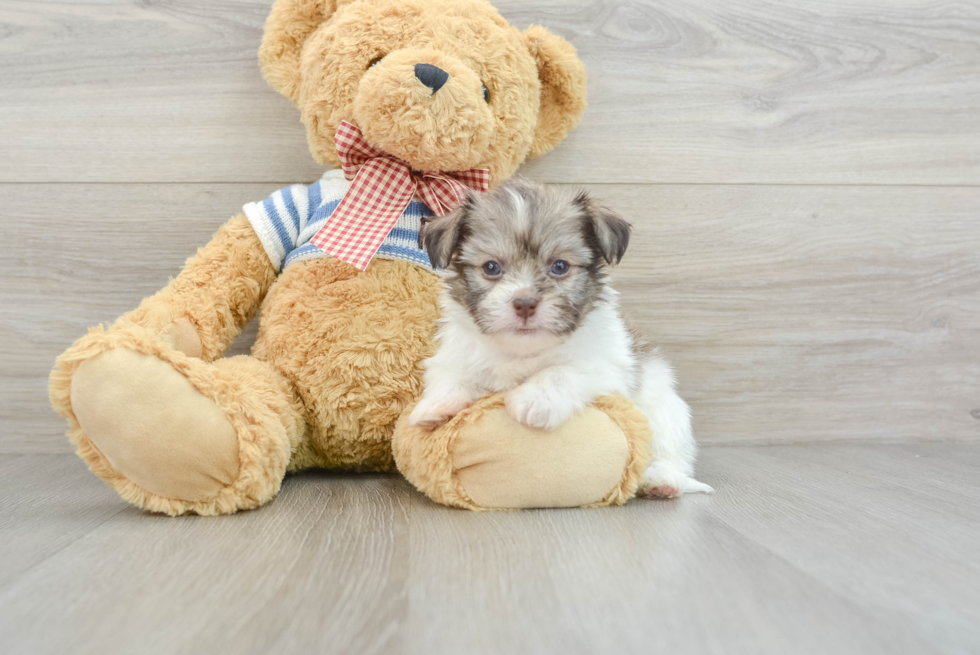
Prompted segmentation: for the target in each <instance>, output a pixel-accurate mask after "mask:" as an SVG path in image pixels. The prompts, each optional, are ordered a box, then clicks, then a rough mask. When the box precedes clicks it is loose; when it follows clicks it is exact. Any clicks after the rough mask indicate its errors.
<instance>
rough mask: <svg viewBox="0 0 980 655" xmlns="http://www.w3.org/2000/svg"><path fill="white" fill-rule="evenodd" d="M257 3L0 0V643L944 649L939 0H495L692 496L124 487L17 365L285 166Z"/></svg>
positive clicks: (301, 482)
mask: <svg viewBox="0 0 980 655" xmlns="http://www.w3.org/2000/svg"><path fill="white" fill-rule="evenodd" d="M270 4H271V0H223V1H222V2H194V1H191V0H157V1H155V2H132V1H130V0H99V1H98V2H95V1H94V0H92V1H77V2H70V3H66V2H55V1H50V2H48V1H41V0H0V71H2V72H0V245H2V246H3V257H0V653H3V654H6V653H14V654H17V655H20V654H21V653H25V654H34V653H59V654H60V653H85V652H92V653H100V654H107V653H133V652H140V653H157V652H160V653H188V652H207V653H215V654H218V653H226V652H227V653H252V652H255V653H292V652H297V653H324V652H336V653H374V652H377V653H425V654H426V655H439V654H442V653H447V654H451V655H457V654H467V655H468V654H469V653H481V652H500V653H551V652H555V653H559V652H560V653H616V654H617V655H618V654H620V653H624V654H625V653H630V654H634V653H641V652H642V653H672V654H673V653H720V654H723V655H738V654H740V653H752V654H755V653H781V654H782V653H793V654H797V653H830V654H833V655H840V654H843V655H847V654H850V653H855V654H862V655H863V654H865V653H916V654H917V655H920V654H928V653H950V654H961V653H963V654H965V653H971V654H972V653H978V652H980V571H978V568H980V557H978V555H977V546H976V544H977V543H980V528H978V525H980V490H978V489H980V487H978V484H980V483H978V481H980V4H978V3H977V2H976V0H965V1H962V2H948V1H947V0H915V1H909V2H895V1H894V0H860V2H843V1H841V0H787V1H785V2H778V3H774V2H770V1H769V0H740V1H739V2H717V1H714V2H713V1H711V0H496V2H495V4H496V5H497V6H498V7H499V8H500V10H501V13H502V14H503V15H504V17H505V18H507V19H508V20H510V21H511V22H512V23H513V24H515V25H516V26H518V27H520V28H522V29H523V28H524V27H526V26H527V25H529V24H533V23H537V24H542V25H546V26H548V27H549V28H551V29H552V30H553V31H555V32H556V33H558V34H560V35H562V36H564V37H565V38H567V39H568V40H569V41H571V42H572V43H573V44H574V45H575V46H576V48H578V51H579V53H580V55H581V57H582V59H583V61H584V62H585V65H586V68H587V70H588V72H589V110H588V112H587V113H586V115H585V117H584V119H583V122H582V125H581V126H580V127H579V128H578V129H577V130H576V131H575V132H574V133H573V134H572V135H571V136H570V137H569V139H568V140H567V141H566V142H564V143H563V144H561V145H560V146H559V147H558V148H557V149H556V150H555V151H554V152H553V153H551V154H549V155H548V156H546V157H544V158H541V159H540V160H537V161H533V162H530V163H529V164H528V165H526V166H525V167H524V173H525V174H527V175H529V176H530V177H532V178H534V179H536V180H539V181H543V182H551V183H559V184H579V185H585V186H587V187H589V188H591V189H592V191H593V193H594V195H596V196H598V197H600V198H602V199H603V200H604V201H605V202H606V203H607V204H609V205H611V206H612V207H614V208H616V209H617V210H618V211H620V212H621V213H622V214H624V215H625V216H626V217H627V218H629V219H630V220H631V221H632V222H633V223H634V225H635V230H636V236H635V238H634V239H633V242H632V244H631V248H630V251H629V252H628V253H627V255H626V260H625V262H624V264H623V266H622V268H620V269H619V270H618V272H617V287H618V288H619V290H620V291H621V292H622V296H623V300H624V304H625V306H626V307H627V309H628V310H629V311H630V312H631V313H632V314H633V315H634V318H635V319H636V321H637V323H639V324H640V325H641V326H642V327H643V328H644V329H645V330H646V331H647V332H648V333H649V334H650V335H651V336H652V337H653V338H654V339H655V340H656V341H657V342H658V343H660V344H661V345H663V346H664V348H665V350H666V351H667V352H668V353H669V355H670V357H671V359H672V360H673V362H674V363H675V365H676V368H677V371H678V375H679V379H680V386H681V391H682V393H683V395H684V396H685V398H687V399H688V401H689V402H690V404H691V406H692V408H693V411H694V422H695V430H696V434H697V436H698V439H699V440H700V441H701V443H702V444H704V445H705V446H706V447H705V448H704V451H703V457H702V460H701V463H700V472H699V477H701V478H702V479H704V480H705V481H706V482H709V483H711V484H712V485H713V486H714V487H715V488H716V489H718V494H717V495H715V496H712V497H704V496H696V497H688V498H684V499H682V500H680V501H678V502H652V501H651V502H632V503H630V504H629V505H628V506H627V507H625V508H619V509H606V510H581V511H534V512H518V513H504V514H469V513H465V512H459V511H453V510H449V509H445V508H442V507H437V506H434V505H432V504H431V503H429V502H427V501H426V500H425V499H424V498H423V497H421V496H420V495H419V494H417V493H415V492H413V491H412V490H411V489H410V487H409V486H408V485H407V484H406V483H405V482H404V481H402V480H400V479H399V478H397V477H394V476H392V477H385V476H360V477H357V476H339V475H332V474H328V473H310V474H307V475H303V476H300V477H296V478H291V479H289V480H287V482H286V484H285V487H284V490H283V493H282V495H281V497H280V498H279V499H278V500H277V501H276V502H274V503H272V504H271V505H269V506H267V507H264V508H262V509H260V510H257V511H254V512H249V513H244V514H241V515H237V516H231V517H223V518H218V519H198V518H181V519H166V518H162V517H157V516H152V515H147V514H143V513H140V512H138V511H136V510H135V509H133V508H131V507H128V506H126V505H125V504H124V503H122V502H121V501H120V500H119V499H118V498H117V497H116V496H115V495H114V494H113V493H112V492H111V491H109V490H108V489H107V488H105V487H104V486H102V484H101V483H100V482H99V481H98V480H96V479H95V478H94V477H93V476H92V475H91V474H89V473H88V472H87V471H86V470H85V469H84V466H83V465H82V464H81V462H80V461H79V460H78V459H77V458H75V457H74V456H73V455H71V454H70V447H69V445H68V443H67V440H66V439H65V438H64V436H63V432H64V422H63V421H62V420H61V419H60V418H59V417H57V416H56V415H55V414H54V413H53V411H52V410H51V409H50V407H49V406H48V403H47V400H46V384H47V376H48V372H49V371H50V368H51V365H52V363H53V361H54V358H55V357H56V356H57V354H58V353H60V352H62V351H63V350H64V349H65V348H66V347H68V345H70V344H71V343H72V342H73V341H74V340H75V339H77V338H78V337H79V336H80V335H82V334H84V332H85V330H86V329H87V328H88V327H90V326H92V325H95V324H97V323H99V322H105V321H112V320H113V319H114V318H115V317H117V316H118V315H120V314H121V313H123V312H125V311H127V310H129V309H132V308H133V307H135V306H136V305H137V303H138V302H139V300H140V299H141V298H142V297H144V296H146V295H148V294H151V293H153V292H154V291H156V290H157V289H159V288H160V287H162V286H163V285H164V284H165V283H166V281H167V279H168V278H169V277H170V276H173V275H175V274H176V272H177V271H178V270H179V267H180V265H181V263H182V262H183V261H184V260H185V259H186V258H187V257H188V256H189V255H191V254H193V252H194V251H195V249H196V248H197V247H199V246H201V245H202V244H203V243H205V242H206V241H207V239H208V237H209V235H210V234H211V233H213V232H214V230H215V229H217V227H218V226H219V225H220V224H221V223H223V222H224V221H225V220H227V218H228V217H230V216H232V215H234V214H235V213H237V212H238V211H239V209H240V208H241V206H242V204H244V203H246V202H249V201H254V200H260V199H262V198H265V197H266V196H267V195H268V194H269V193H270V192H271V191H273V190H275V189H278V188H280V187H282V186H285V185H288V184H293V183H310V182H312V181H313V180H315V179H316V178H318V177H319V176H320V175H321V173H322V168H321V167H319V166H317V165H316V164H315V163H314V162H313V161H312V159H311V157H310V156H309V153H308V151H307V146H306V141H305V135H304V129H303V126H302V125H301V124H300V123H299V118H298V113H297V111H296V110H295V108H293V107H292V106H291V105H290V104H289V103H288V101H286V100H285V99H284V98H281V97H279V96H277V95H276V94H275V93H274V92H273V91H272V90H271V89H270V88H269V87H268V86H267V85H266V84H265V83H264V82H263V80H262V78H261V75H260V74H259V70H258V65H257V62H256V50H257V47H258V43H259V39H260V38H261V30H262V24H263V22H264V20H265V17H266V15H267V14H268V11H269V6H270ZM254 335H255V326H254V325H253V326H251V327H250V328H249V329H247V330H246V333H245V334H244V335H243V336H242V337H241V338H240V339H239V341H238V343H237V344H236V345H235V346H234V348H233V352H234V353H242V352H247V351H248V348H249V346H250V343H251V341H252V339H254Z"/></svg>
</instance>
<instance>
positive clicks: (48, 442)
mask: <svg viewBox="0 0 980 655" xmlns="http://www.w3.org/2000/svg"><path fill="white" fill-rule="evenodd" d="M274 188H275V185H268V184H260V185H232V184H224V185H217V186H214V187H207V186H203V185H150V186H142V185H70V184H63V185H59V186H58V192H57V193H56V194H54V195H51V196H45V195H44V194H41V193H39V188H38V187H37V186H34V185H0V240H2V241H3V242H4V243H14V244H17V247H15V248H13V249H12V250H10V251H9V252H8V256H7V257H5V258H4V259H3V260H2V261H0V306H2V307H5V308H7V310H6V311H4V312H3V314H2V315H0V358H2V359H3V361H4V362H5V365H4V367H3V369H2V371H0V398H2V399H3V402H2V403H0V421H2V424H3V426H4V427H3V433H2V436H0V452H9V453H17V452H67V449H68V444H67V442H66V440H65V439H64V437H63V436H62V434H63V423H62V421H61V419H60V418H59V417H57V416H56V415H55V414H54V413H53V412H52V411H51V410H50V409H49V408H48V406H47V402H46V380H47V375H48V371H49V370H50V367H51V365H52V363H53V361H54V358H55V357H56V356H57V355H58V354H59V353H60V352H61V351H63V350H64V349H65V348H66V347H68V345H70V344H71V343H72V342H73V341H74V340H75V339H77V338H78V337H79V336H81V335H82V334H84V332H85V330H86V329H87V328H88V327H89V326H91V325H95V324H97V323H99V322H109V321H112V320H114V319H115V317H116V316H118V315H120V314H121V313H123V312H125V311H127V310H129V309H131V308H133V307H135V306H136V305H137V304H138V302H139V300H140V299H141V298H142V297H143V296H145V295H149V294H151V293H153V292H155V291H156V290H157V289H158V288H160V287H162V286H163V285H164V284H165V283H166V281H167V279H168V277H170V276H172V275H174V274H176V272H177V271H178V270H179V267H180V265H181V263H182V262H183V260H184V259H185V258H186V257H187V256H189V255H190V254H192V253H193V252H194V250H195V248H196V247H198V246H200V245H202V244H203V243H205V242H206V240H207V239H208V236H209V235H210V234H211V233H212V232H213V231H214V230H215V229H216V228H217V227H218V226H219V225H220V224H221V222H222V221H223V220H225V218H226V217H229V216H231V215H232V214H234V213H235V212H237V211H238V208H239V207H240V206H241V204H243V203H244V202H247V201H251V200H255V199H261V198H263V197H265V196H266V195H267V194H268V193H269V192H270V191H271V190H273V189H274ZM594 195H596V196H597V197H599V198H601V199H603V200H604V201H606V202H607V203H608V204H610V205H612V206H613V207H615V208H616V209H617V211H620V212H621V213H622V214H623V215H624V216H626V217H627V218H629V219H630V220H631V221H632V222H633V223H634V224H635V225H636V233H635V235H634V237H633V241H632V245H631V248H630V251H629V252H628V253H627V255H626V260H625V263H624V264H623V266H622V267H621V268H620V269H619V270H618V271H617V274H616V286H617V288H618V289H619V290H620V292H621V294H622V297H623V303H624V306H625V308H626V309H627V311H628V312H629V313H630V314H632V316H633V317H634V319H635V320H636V321H637V323H638V324H639V325H640V326H641V327H642V328H643V329H644V330H645V331H647V332H648V333H649V334H650V336H651V337H653V338H654V340H655V341H656V342H658V343H660V344H661V345H662V346H663V347H664V348H665V350H666V352H667V353H668V355H669V356H670V357H671V359H672V360H673V362H674V364H675V365H676V368H677V371H678V377H679V379H680V386H681V390H682V393H683V395H684V396H685V397H686V398H687V399H688V400H689V401H690V403H691V405H692V407H693V409H694V417H695V428H696V432H697V435H698V438H699V440H700V441H701V442H702V443H729V444H732V443H779V442H805V441H814V440H909V439H932V440H945V439H977V438H978V437H980V399H978V398H977V395H976V380H977V378H978V376H980V220H978V214H977V207H980V189H977V188H930V187H909V188H893V187H814V186H799V187H788V186H773V187H768V186H734V187H732V186H718V187H716V186H706V185H700V186H685V185H680V186H628V185H625V186H599V187H596V188H595V189H594ZM65 207H70V208H71V212H70V219H69V220H65V221H64V222H63V223H61V225H60V227H59V230H60V237H59V240H60V244H61V245H60V246H58V248H57V254H56V256H50V253H51V251H52V242H51V234H50V233H49V232H48V231H47V230H44V229H38V226H39V225H45V224H47V222H48V220H49V219H48V217H50V216H54V215H58V214H59V213H60V212H62V211H63V208H65ZM692 226H697V229H693V227H692ZM250 339H254V326H252V328H251V329H250V330H249V331H248V332H247V334H246V335H244V338H242V339H240V340H239V342H238V345H237V347H236V350H234V351H233V352H247V348H248V346H249V344H250Z"/></svg>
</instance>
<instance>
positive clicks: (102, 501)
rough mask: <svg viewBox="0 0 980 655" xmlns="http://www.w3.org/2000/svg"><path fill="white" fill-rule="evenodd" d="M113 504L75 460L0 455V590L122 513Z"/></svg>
mask: <svg viewBox="0 0 980 655" xmlns="http://www.w3.org/2000/svg"><path fill="white" fill-rule="evenodd" d="M93 482H96V483H95V484H93ZM117 500H118V497H117V496H116V494H115V492H113V491H112V490H111V489H109V488H108V487H106V486H105V485H103V484H101V483H99V482H97V481H96V480H95V477H94V476H93V475H92V474H91V473H89V471H88V469H87V468H86V467H85V464H84V463H83V462H82V460H80V459H78V458H77V457H74V456H64V455H61V456H52V455H5V456H0V534H3V539H0V562H3V564H2V566H0V588H2V587H3V586H4V585H5V584H6V583H8V582H9V581H10V580H11V579H13V578H15V577H16V576H18V575H22V574H23V573H24V572H25V571H28V570H30V569H31V568H32V567H34V566H37V565H38V564H39V563H41V562H43V561H44V560H46V559H47V558H49V557H52V556H53V555H55V554H57V553H58V552H60V551H62V550H64V549H65V548H67V547H69V546H70V545H71V544H73V543H75V542H76V541H78V540H79V539H81V538H83V537H84V536H85V535H87V534H88V533H90V532H91V531H92V530H94V529H95V528H97V527H98V526H100V525H102V524H103V523H104V522H106V521H108V520H110V519H111V518H112V517H114V516H115V515H116V514H118V513H119V512H120V511H122V510H123V509H124V507H125V506H124V505H121V504H120V503H119V502H117Z"/></svg>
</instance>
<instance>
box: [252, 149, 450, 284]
mask: <svg viewBox="0 0 980 655" xmlns="http://www.w3.org/2000/svg"><path fill="white" fill-rule="evenodd" d="M350 186H351V182H350V181H348V180H347V179H346V178H345V177H344V172H343V171H342V170H340V169H336V170H330V171H327V172H326V173H325V174H324V176H323V177H322V178H321V179H320V180H319V181H318V182H315V183H313V184H311V185H310V186H302V185H300V184H295V185H293V186H290V187H286V188H285V189H280V190H278V191H276V192H275V193H273V194H272V195H271V196H269V197H268V198H266V199H265V200H263V201H262V202H251V203H249V204H247V205H245V207H243V211H244V212H245V216H247V217H248V220H249V222H250V223H251V224H252V228H253V229H254V230H255V232H256V234H258V236H259V240H260V241H262V246H263V247H264V248H265V251H266V253H268V255H269V259H270V260H272V264H273V265H274V266H275V267H276V270H278V271H281V270H282V269H283V268H285V267H286V266H289V265H290V264H292V263H293V262H300V261H306V260H309V259H320V258H323V257H329V256H330V255H328V254H327V253H325V252H323V251H322V250H320V249H319V248H317V247H316V246H315V245H313V244H312V243H310V240H311V239H312V238H313V237H314V236H316V234H317V233H319V232H320V230H322V229H323V227H324V225H326V223H327V220H328V219H329V218H330V216H331V214H333V212H334V210H335V209H336V208H337V206H338V205H339V204H340V201H341V199H342V198H343V197H344V194H346V193H347V190H348V189H349V188H350ZM432 215H433V212H432V211H430V210H429V208H428V207H427V206H426V205H425V204H424V203H422V202H419V201H418V200H417V199H416V200H413V201H412V202H410V203H409V204H408V206H407V207H406V208H405V211H404V212H402V215H401V217H400V218H399V219H398V221H397V222H396V223H395V226H394V227H393V228H392V229H391V231H390V232H389V233H388V236H387V237H386V238H385V240H384V241H383V242H382V243H381V247H380V248H379V249H378V252H377V254H376V255H375V257H379V258H381V259H403V260H405V261H409V262H412V263H413V264H418V265H419V266H424V267H425V268H427V269H429V270H432V265H431V264H430V263H429V256H428V254H426V252H425V251H424V250H422V249H421V248H419V228H420V227H421V226H422V218H423V217H424V216H432Z"/></svg>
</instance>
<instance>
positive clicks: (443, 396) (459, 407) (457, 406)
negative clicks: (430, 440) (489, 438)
mask: <svg viewBox="0 0 980 655" xmlns="http://www.w3.org/2000/svg"><path fill="white" fill-rule="evenodd" d="M479 397H480V393H479V392H477V391H476V390H474V389H473V388H471V387H469V386H467V385H465V384H462V383H458V382H448V381H447V382H444V383H442V384H437V385H433V386H426V388H425V392H424V393H423V394H422V398H421V399H420V400H419V402H418V404H417V405H415V409H413V410H412V413H411V415H409V417H408V424H409V425H411V426H413V427H420V428H425V429H426V430H435V429H436V428H437V427H439V426H440V425H442V424H443V423H445V422H446V421H448V420H449V419H451V418H452V417H454V416H456V414H459V413H460V412H461V411H463V410H464V409H466V408H467V407H469V406H470V405H472V404H473V401H474V400H476V399H477V398H479Z"/></svg>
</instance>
